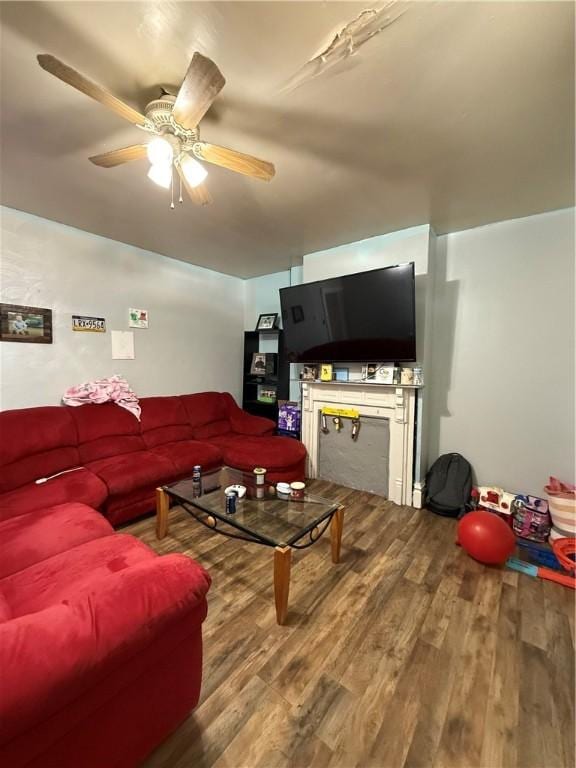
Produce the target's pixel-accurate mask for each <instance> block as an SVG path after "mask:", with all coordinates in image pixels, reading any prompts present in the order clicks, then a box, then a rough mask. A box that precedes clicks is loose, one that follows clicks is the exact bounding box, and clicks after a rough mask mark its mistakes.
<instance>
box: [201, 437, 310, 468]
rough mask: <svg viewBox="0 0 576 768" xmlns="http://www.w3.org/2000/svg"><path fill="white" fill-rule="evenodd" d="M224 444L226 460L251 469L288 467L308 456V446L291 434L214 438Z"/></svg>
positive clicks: (221, 444) (229, 464)
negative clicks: (288, 435)
mask: <svg viewBox="0 0 576 768" xmlns="http://www.w3.org/2000/svg"><path fill="white" fill-rule="evenodd" d="M214 443H215V444H216V445H219V446H220V447H221V448H222V453H223V454H224V462H225V464H227V465H228V466H229V467H235V468H236V469H242V470H245V471H247V472H251V471H252V470H253V469H254V467H266V469H269V470H273V469H284V468H288V467H292V466H294V465H296V464H299V463H300V462H302V461H303V460H304V459H305V458H306V448H305V447H304V445H303V444H302V443H301V442H300V441H299V440H293V439H292V438H290V437H243V436H240V435H236V436H235V437H228V436H225V437H223V438H217V437H216V438H214Z"/></svg>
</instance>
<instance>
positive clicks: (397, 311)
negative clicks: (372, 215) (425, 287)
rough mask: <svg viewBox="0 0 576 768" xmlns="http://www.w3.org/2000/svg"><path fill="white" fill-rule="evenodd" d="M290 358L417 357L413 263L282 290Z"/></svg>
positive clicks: (393, 359)
mask: <svg viewBox="0 0 576 768" xmlns="http://www.w3.org/2000/svg"><path fill="white" fill-rule="evenodd" d="M280 303H281V306H282V323H283V326H284V346H285V349H286V356H287V359H288V360H289V361H290V362H293V363H297V362H298V363H305V362H310V363H314V362H322V361H326V362H329V361H333V362H370V361H373V362H382V363H387V362H411V361H414V360H416V317H415V316H416V301H415V291H414V264H401V265H400V266H397V267H385V268H384V269H372V270H370V271H368V272H358V273H357V274H354V275H345V276H344V277H334V278H332V279H330V280H319V281H318V282H315V283H305V284H303V285H295V286H292V287H290V288H281V289H280Z"/></svg>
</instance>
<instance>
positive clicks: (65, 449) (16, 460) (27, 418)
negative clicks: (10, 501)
mask: <svg viewBox="0 0 576 768" xmlns="http://www.w3.org/2000/svg"><path fill="white" fill-rule="evenodd" d="M0 438H1V439H0V493H5V492H6V491H11V490H13V489H14V488H19V487H20V486H23V485H26V483H29V482H31V481H33V480H37V479H38V478H39V477H47V476H48V475H54V474H56V472H61V471H62V470H63V469H69V468H70V467H76V466H78V465H79V464H81V463H82V462H81V461H80V456H79V454H78V449H77V437H76V428H75V426H74V422H73V421H72V419H71V417H70V414H69V413H68V411H67V409H66V408H61V407H60V406H46V407H42V408H22V409H19V410H14V411H2V412H1V413H0Z"/></svg>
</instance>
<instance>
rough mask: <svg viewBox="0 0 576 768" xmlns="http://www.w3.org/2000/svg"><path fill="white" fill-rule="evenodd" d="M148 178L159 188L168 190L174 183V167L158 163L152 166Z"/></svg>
mask: <svg viewBox="0 0 576 768" xmlns="http://www.w3.org/2000/svg"><path fill="white" fill-rule="evenodd" d="M148 178H149V179H151V180H152V181H153V182H154V183H155V184H158V186H159V187H164V189H168V188H169V186H170V184H171V182H172V166H171V165H165V164H159V163H156V164H155V165H151V166H150V170H149V171H148Z"/></svg>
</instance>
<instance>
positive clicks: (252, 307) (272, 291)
mask: <svg viewBox="0 0 576 768" xmlns="http://www.w3.org/2000/svg"><path fill="white" fill-rule="evenodd" d="M300 282H302V267H292V269H286V270H284V271H283V272H272V273H271V274H269V275H262V276H261V277H252V278H250V279H248V280H246V281H245V286H246V288H245V290H246V303H245V306H244V328H245V329H246V330H247V331H253V330H254V329H255V328H256V323H257V322H258V318H259V316H260V315H263V314H266V313H271V312H277V313H278V322H279V325H280V326H281V325H282V315H281V312H280V293H279V291H280V288H287V287H288V286H290V285H297V284H298V283H300Z"/></svg>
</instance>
